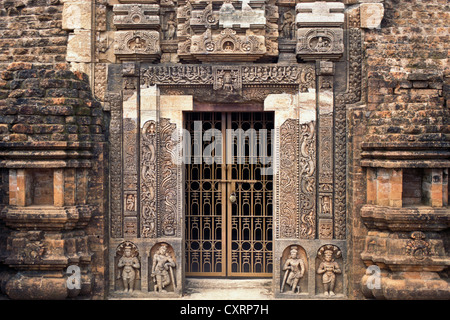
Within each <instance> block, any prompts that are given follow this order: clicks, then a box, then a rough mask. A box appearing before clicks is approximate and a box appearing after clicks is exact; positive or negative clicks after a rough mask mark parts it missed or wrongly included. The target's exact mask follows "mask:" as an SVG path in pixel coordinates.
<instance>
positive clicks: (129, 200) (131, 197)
mask: <svg viewBox="0 0 450 320" xmlns="http://www.w3.org/2000/svg"><path fill="white" fill-rule="evenodd" d="M126 200H127V203H126V209H127V211H134V210H135V200H134V195H133V194H129V195H127V198H126Z"/></svg>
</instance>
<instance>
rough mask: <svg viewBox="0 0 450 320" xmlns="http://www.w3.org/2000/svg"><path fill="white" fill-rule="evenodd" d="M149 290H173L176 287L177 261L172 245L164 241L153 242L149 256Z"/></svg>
mask: <svg viewBox="0 0 450 320" xmlns="http://www.w3.org/2000/svg"><path fill="white" fill-rule="evenodd" d="M148 266H149V269H150V270H149V273H148V274H149V277H148V282H149V284H148V288H149V291H151V292H155V293H166V292H175V290H176V288H177V285H178V284H177V279H176V268H177V261H176V258H175V251H174V250H173V248H172V246H171V245H170V244H168V243H165V242H159V243H157V244H155V245H154V246H153V247H152V249H151V250H150V256H149V263H148Z"/></svg>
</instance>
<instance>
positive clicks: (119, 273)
mask: <svg viewBox="0 0 450 320" xmlns="http://www.w3.org/2000/svg"><path fill="white" fill-rule="evenodd" d="M114 261H115V264H114V267H115V276H116V278H115V279H114V281H115V290H116V291H123V293H131V292H133V291H134V290H140V289H141V261H140V256H139V250H138V248H137V247H136V245H135V244H134V243H133V242H131V241H125V242H122V243H121V244H120V245H119V246H118V247H117V249H116V256H115V259H114Z"/></svg>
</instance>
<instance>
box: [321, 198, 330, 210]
mask: <svg viewBox="0 0 450 320" xmlns="http://www.w3.org/2000/svg"><path fill="white" fill-rule="evenodd" d="M322 213H323V214H329V213H330V197H323V198H322Z"/></svg>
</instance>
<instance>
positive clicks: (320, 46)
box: [315, 37, 331, 52]
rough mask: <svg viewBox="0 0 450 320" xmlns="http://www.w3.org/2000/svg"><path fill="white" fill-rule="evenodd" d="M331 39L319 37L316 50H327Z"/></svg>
mask: <svg viewBox="0 0 450 320" xmlns="http://www.w3.org/2000/svg"><path fill="white" fill-rule="evenodd" d="M330 45H331V43H330V40H329V39H328V38H323V37H319V39H318V40H317V43H316V46H315V50H316V51H319V52H323V51H327V50H328V49H329V48H330Z"/></svg>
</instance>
